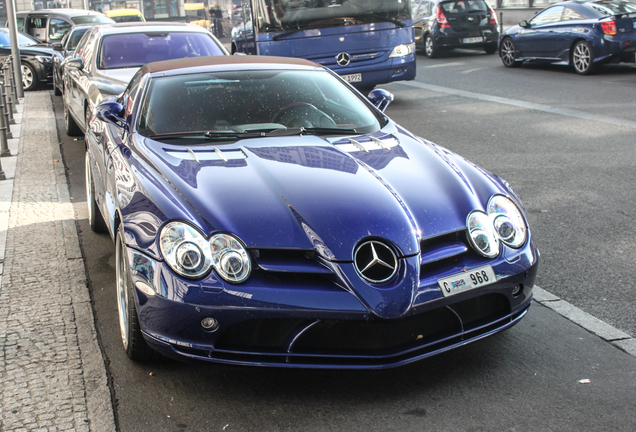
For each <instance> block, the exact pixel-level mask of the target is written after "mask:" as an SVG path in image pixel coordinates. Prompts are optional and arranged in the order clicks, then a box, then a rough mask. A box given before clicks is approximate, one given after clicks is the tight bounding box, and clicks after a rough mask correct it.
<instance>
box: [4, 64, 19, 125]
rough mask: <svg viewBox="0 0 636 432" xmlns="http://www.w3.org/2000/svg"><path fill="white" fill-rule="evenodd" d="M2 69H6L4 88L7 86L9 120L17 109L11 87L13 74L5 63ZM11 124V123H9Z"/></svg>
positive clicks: (13, 90)
mask: <svg viewBox="0 0 636 432" xmlns="http://www.w3.org/2000/svg"><path fill="white" fill-rule="evenodd" d="M4 67H5V68H6V72H5V73H4V76H5V77H6V81H7V82H6V86H7V103H8V104H9V107H10V108H11V111H10V112H11V118H12V119H13V114H14V113H17V112H18V108H17V107H16V106H15V103H16V99H17V98H16V97H15V88H14V87H13V80H12V78H13V74H12V73H11V64H10V63H9V62H8V61H7V62H5V64H4ZM11 124H13V123H11Z"/></svg>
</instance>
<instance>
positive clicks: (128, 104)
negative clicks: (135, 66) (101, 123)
mask: <svg viewBox="0 0 636 432" xmlns="http://www.w3.org/2000/svg"><path fill="white" fill-rule="evenodd" d="M143 76H144V75H143V74H142V73H141V70H139V72H137V73H136V74H135V76H134V77H133V78H132V79H131V80H130V84H129V85H128V87H126V90H125V91H124V93H123V94H122V95H121V99H120V101H119V103H121V104H122V105H123V106H124V108H126V117H128V116H129V115H130V112H131V111H132V107H133V105H134V103H135V99H136V98H137V90H138V89H139V83H140V82H141V78H142V77H143Z"/></svg>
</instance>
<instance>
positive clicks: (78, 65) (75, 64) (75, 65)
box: [66, 57, 84, 70]
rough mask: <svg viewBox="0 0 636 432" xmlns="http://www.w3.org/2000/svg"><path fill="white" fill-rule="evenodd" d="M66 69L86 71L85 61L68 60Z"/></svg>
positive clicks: (77, 59)
mask: <svg viewBox="0 0 636 432" xmlns="http://www.w3.org/2000/svg"><path fill="white" fill-rule="evenodd" d="M66 67H70V68H72V69H77V70H82V69H84V60H82V59H81V58H79V57H76V58H72V59H68V60H66Z"/></svg>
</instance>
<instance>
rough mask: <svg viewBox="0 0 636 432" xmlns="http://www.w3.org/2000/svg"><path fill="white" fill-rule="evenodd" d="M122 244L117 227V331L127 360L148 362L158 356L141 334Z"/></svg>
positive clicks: (123, 244) (124, 245)
mask: <svg viewBox="0 0 636 432" xmlns="http://www.w3.org/2000/svg"><path fill="white" fill-rule="evenodd" d="M126 253H127V252H126V244H125V243H124V228H123V225H119V229H118V230H117V237H116V241H115V273H116V276H115V277H116V283H117V310H118V312H119V329H120V331H121V340H122V343H123V344H124V350H125V351H126V355H127V356H128V358H129V359H131V360H134V361H149V360H153V359H155V358H158V357H159V354H158V353H157V352H156V351H154V350H153V349H152V348H150V347H149V346H148V344H147V343H146V341H145V340H144V337H143V335H142V334H141V326H140V325H139V317H138V315H137V306H136V305H135V294H134V292H133V286H132V280H131V278H130V269H129V266H128V259H127V257H126Z"/></svg>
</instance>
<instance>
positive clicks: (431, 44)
mask: <svg viewBox="0 0 636 432" xmlns="http://www.w3.org/2000/svg"><path fill="white" fill-rule="evenodd" d="M424 52H425V53H426V57H428V58H435V57H437V56H439V52H440V48H439V47H438V46H437V43H435V39H434V38H433V36H431V35H430V34H427V35H426V38H424Z"/></svg>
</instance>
